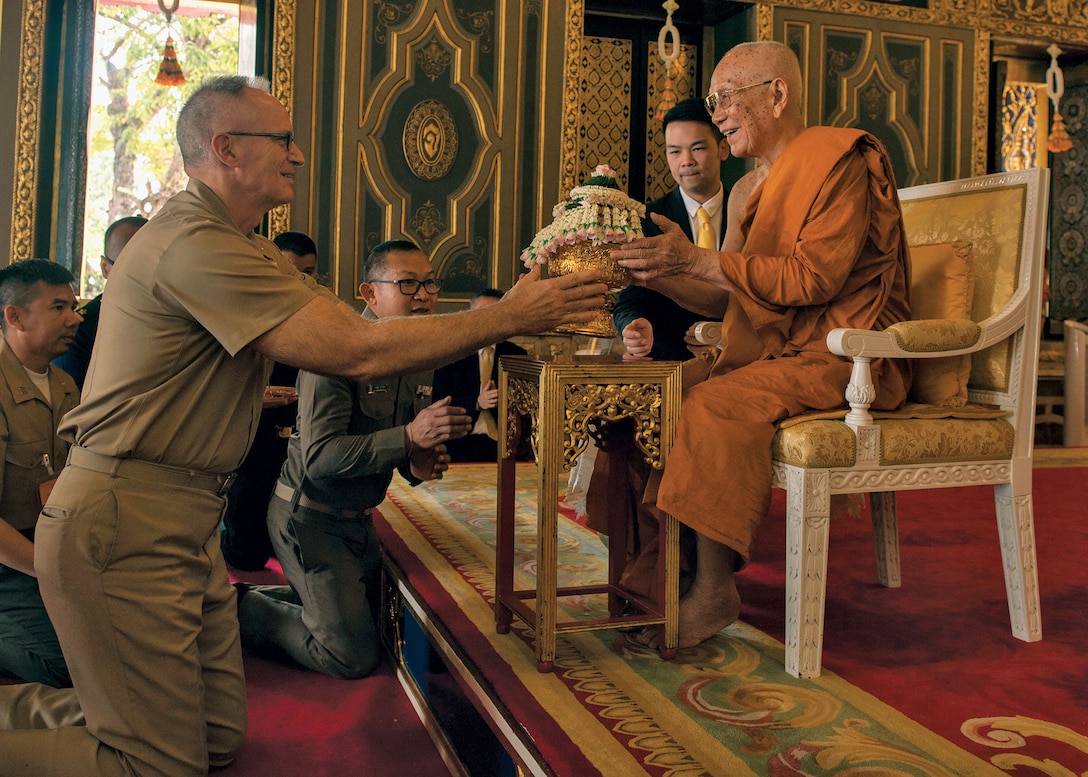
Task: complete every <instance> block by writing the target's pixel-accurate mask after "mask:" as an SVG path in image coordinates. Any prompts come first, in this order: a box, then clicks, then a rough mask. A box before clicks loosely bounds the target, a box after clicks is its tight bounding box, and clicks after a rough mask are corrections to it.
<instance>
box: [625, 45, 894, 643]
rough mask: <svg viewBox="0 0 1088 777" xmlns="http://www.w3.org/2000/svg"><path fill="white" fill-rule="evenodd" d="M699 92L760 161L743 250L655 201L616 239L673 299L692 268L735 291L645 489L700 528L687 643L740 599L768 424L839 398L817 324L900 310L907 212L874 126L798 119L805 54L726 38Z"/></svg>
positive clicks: (824, 326) (722, 620)
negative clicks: (660, 212) (633, 233)
mask: <svg viewBox="0 0 1088 777" xmlns="http://www.w3.org/2000/svg"><path fill="white" fill-rule="evenodd" d="M706 104H707V108H708V110H709V111H710V112H711V115H712V117H713V119H714V122H715V123H716V124H717V125H718V128H719V129H720V130H721V131H722V134H723V135H724V136H725V138H726V141H727V142H728V143H729V148H730V151H731V152H732V153H733V154H734V155H735V156H738V157H755V158H758V159H759V160H760V162H761V167H762V168H765V172H764V175H765V178H764V179H763V180H762V182H761V183H760V184H759V185H758V186H757V187H755V188H754V191H752V192H751V194H750V195H749V196H747V198H746V201H745V206H746V207H745V208H744V215H743V219H742V222H741V225H740V233H741V237H742V240H743V243H742V246H741V248H740V250H734V247H733V246H726V250H722V251H715V250H711V249H703V248H697V247H696V246H694V245H692V243H691V241H689V240H688V239H687V237H686V236H685V235H684V233H683V231H682V230H681V229H680V227H679V226H677V225H676V224H673V223H671V222H669V221H667V220H666V219H664V218H662V217H660V216H654V217H653V218H654V219H655V220H656V221H657V223H658V226H660V227H661V228H662V230H663V234H662V235H660V236H657V237H651V238H643V239H640V240H636V241H633V242H631V243H628V244H627V245H625V246H623V247H622V248H619V249H615V250H613V251H612V256H613V258H614V259H616V260H617V261H618V262H619V263H620V264H621V265H623V266H625V267H627V268H628V269H630V270H631V271H632V277H633V279H634V282H636V283H643V284H648V285H650V286H653V287H656V288H659V289H660V288H662V285H665V286H668V292H667V293H669V295H670V296H672V297H673V298H674V299H676V300H677V301H678V302H681V303H682V304H683V302H684V296H683V290H684V288H685V284H686V283H687V282H688V281H689V280H693V279H696V280H700V281H703V282H707V283H710V284H712V285H715V286H717V287H718V288H720V289H722V290H724V291H727V292H729V295H730V297H729V303H728V307H727V308H726V310H725V312H724V318H723V338H722V342H723V344H724V347H723V349H722V350H720V351H715V352H713V353H708V354H707V355H706V356H705V357H703V358H701V359H699V360H696V361H695V362H694V363H691V364H689V367H690V369H687V368H686V369H685V394H684V404H683V408H682V409H681V413H680V424H679V428H678V429H677V433H676V438H675V440H674V442H673V446H672V450H671V451H670V453H669V460H668V463H667V464H666V465H665V469H664V473H663V474H661V475H657V474H655V473H651V476H650V482H649V484H648V487H647V492H646V499H647V500H648V501H651V502H654V503H655V504H656V506H657V507H658V508H660V509H661V510H662V511H664V512H667V513H669V514H671V515H673V516H675V517H676V518H677V519H679V520H680V521H681V522H682V523H684V524H685V525H688V526H690V527H692V528H693V529H695V531H696V532H697V543H696V548H697V568H696V572H695V578H694V580H693V582H692V586H691V589H690V590H689V591H688V593H687V594H686V595H685V596H684V597H683V598H682V599H681V601H680V647H682V648H683V647H691V646H694V645H697V644H699V643H700V642H703V641H704V640H706V639H709V638H710V637H712V636H714V635H715V634H717V633H718V632H719V631H720V630H721V629H723V628H725V627H726V626H728V625H729V624H731V623H733V622H734V621H735V620H736V619H737V617H738V616H739V614H740V605H741V602H740V595H739V593H738V591H737V586H736V578H735V573H736V572H737V571H738V570H739V569H741V568H742V567H743V566H745V565H746V564H747V563H748V561H749V559H750V554H751V547H752V543H753V541H754V539H755V537H756V534H757V532H758V530H759V528H760V525H761V524H762V522H763V519H764V516H765V515H766V513H767V510H768V508H769V505H770V494H771V456H770V450H771V440H772V439H773V437H774V434H775V430H776V424H777V423H778V422H780V421H783V420H785V419H787V418H789V417H791V416H794V415H797V414H799V413H803V412H806V411H809V410H832V409H838V408H842V407H845V402H844V399H843V386H845V385H846V384H847V382H848V380H849V378H850V371H851V363H850V360H849V359H843V358H840V357H837V356H835V355H833V354H831V353H830V352H829V351H828V349H827V344H826V337H827V333H828V332H829V331H830V330H831V329H833V328H835V327H851V328H856V329H884V328H886V327H888V326H890V325H891V324H893V323H896V322H898V321H904V320H908V319H909V318H910V307H909V299H908V285H907V277H908V274H909V257H908V253H907V248H906V239H905V235H904V229H903V218H902V212H901V210H900V208H899V199H898V197H897V194H896V192H897V189H896V183H895V177H894V174H893V172H892V167H891V162H890V160H889V158H888V155H887V152H886V151H885V150H884V147H883V145H881V143H880V141H879V140H877V139H876V138H875V137H873V136H872V135H870V134H868V133H866V132H864V131H862V130H856V129H843V128H830V127H811V128H806V127H805V123H804V113H803V109H802V105H803V103H802V83H801V69H800V65H799V63H798V61H797V57H796V55H795V54H794V53H793V51H792V50H791V49H790V48H789V47H788V46H785V45H784V44H781V43H776V42H760V43H743V44H740V45H738V46H735V47H734V48H732V49H730V51H729V52H727V53H726V55H725V56H724V57H723V58H722V59H721V61H720V62H719V63H718V65H717V67H716V68H715V70H714V74H713V77H712V79H711V91H710V94H709V95H708V96H707V99H706ZM757 169H759V168H757ZM755 174H756V173H751V174H749V175H755ZM741 182H742V183H743V182H744V179H741ZM733 196H734V195H731V197H730V199H731V200H732V198H733ZM733 211H734V208H733V203H732V202H730V206H729V212H730V214H732V213H733ZM871 366H872V371H873V381H874V383H876V384H877V392H876V395H877V400H876V401H877V403H878V404H879V405H880V408H879V409H894V408H897V407H899V406H900V405H902V403H903V402H904V400H905V399H906V393H907V389H908V388H909V385H910V366H909V364H908V363H907V360H900V361H898V362H895V361H891V360H884V359H876V360H874V361H873V363H872V365H871ZM658 481H659V482H658ZM655 636H656V635H654V634H651V633H649V632H646V633H644V634H643V635H642V639H643V641H645V642H646V643H648V644H650V643H652V642H653V640H654V639H655Z"/></svg>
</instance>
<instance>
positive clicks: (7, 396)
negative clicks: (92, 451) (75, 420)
mask: <svg viewBox="0 0 1088 777" xmlns="http://www.w3.org/2000/svg"><path fill="white" fill-rule="evenodd" d="M49 393H50V394H51V395H52V396H51V397H50V401H49V402H48V403H47V402H46V401H45V398H44V397H42V395H41V393H40V392H39V391H38V388H37V386H35V385H34V383H33V382H32V381H31V380H30V376H29V375H27V373H26V369H25V368H24V367H23V364H22V362H20V361H19V359H18V358H16V356H15V354H14V353H12V352H11V349H10V348H8V344H7V342H5V341H4V340H3V339H2V338H0V455H2V456H3V459H4V469H3V471H2V473H0V518H3V519H4V520H5V521H7V522H8V523H10V524H11V525H12V526H13V527H14V528H16V529H18V530H19V531H26V530H28V529H32V528H34V525H35V524H36V523H37V521H38V513H40V512H41V510H42V502H41V497H40V496H39V492H38V486H40V485H41V484H42V483H44V482H45V481H47V480H50V479H52V478H53V477H54V476H55V474H56V473H57V472H59V471H60V468H61V467H62V466H63V465H64V461H65V459H67V458H68V443H67V442H65V441H64V440H62V439H61V438H60V437H58V436H57V426H58V425H59V424H60V420H61V416H63V415H64V414H65V413H67V412H68V411H69V410H71V409H72V408H73V407H75V406H76V403H77V402H79V389H77V388H76V383H75V381H74V380H72V377H71V376H70V375H69V374H68V373H66V372H64V371H63V370H60V369H58V368H57V367H52V366H51V367H50V368H49ZM47 457H48V458H47Z"/></svg>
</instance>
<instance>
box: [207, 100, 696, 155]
mask: <svg viewBox="0 0 1088 777" xmlns="http://www.w3.org/2000/svg"><path fill="white" fill-rule="evenodd" d="M707 99H709V98H707ZM223 134H224V135H234V136H235V137H241V138H272V139H273V140H278V141H280V142H281V143H283V146H284V148H286V149H287V150H288V151H290V150H291V144H292V143H294V142H295V135H294V133H292V132H224V133H223Z"/></svg>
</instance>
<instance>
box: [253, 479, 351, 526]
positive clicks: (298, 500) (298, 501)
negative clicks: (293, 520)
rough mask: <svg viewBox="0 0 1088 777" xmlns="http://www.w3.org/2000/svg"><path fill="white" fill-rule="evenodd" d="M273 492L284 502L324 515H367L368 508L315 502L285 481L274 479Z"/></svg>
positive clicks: (344, 516)
mask: <svg viewBox="0 0 1088 777" xmlns="http://www.w3.org/2000/svg"><path fill="white" fill-rule="evenodd" d="M273 493H274V494H275V495H276V496H278V497H279V498H280V499H282V500H283V501H285V502H289V503H290V504H292V505H298V506H299V507H305V508H306V509H307V510H316V511H317V512H319V513H325V515H335V516H336V517H337V518H352V519H354V518H359V517H361V516H369V515H370V509H369V508H367V509H366V510H355V509H352V508H349V507H330V506H329V505H326V504H321V502H315V501H314V500H313V499H310V498H309V497H307V496H305V495H304V494H302V493H301V492H299V491H298V490H297V489H294V488H291V487H290V486H289V485H287V484H285V483H281V482H280V481H278V480H277V481H276V488H275V489H274V491H273Z"/></svg>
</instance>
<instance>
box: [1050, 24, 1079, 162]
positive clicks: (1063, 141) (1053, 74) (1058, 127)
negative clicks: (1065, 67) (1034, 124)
mask: <svg viewBox="0 0 1088 777" xmlns="http://www.w3.org/2000/svg"><path fill="white" fill-rule="evenodd" d="M1046 53H1047V54H1049V55H1050V67H1049V68H1047V71H1046V91H1047V94H1049V95H1050V102H1051V103H1052V104H1053V105H1054V120H1053V121H1051V123H1050V136H1049V137H1048V138H1047V139H1046V147H1047V149H1048V150H1049V151H1050V152H1051V153H1053V154H1060V153H1061V152H1062V151H1068V150H1069V149H1071V148H1072V147H1073V141H1072V140H1070V139H1069V131H1068V130H1066V128H1065V119H1063V118H1062V115H1061V113H1059V112H1058V106H1059V105H1060V104H1061V99H1062V95H1063V94H1065V75H1064V74H1063V73H1062V69H1061V67H1060V66H1059V65H1058V55H1059V54H1061V53H1062V50H1061V49H1060V48H1058V46H1057V45H1056V44H1054V43H1051V44H1050V46H1049V47H1047V50H1046Z"/></svg>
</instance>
